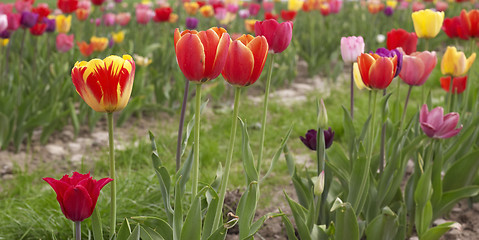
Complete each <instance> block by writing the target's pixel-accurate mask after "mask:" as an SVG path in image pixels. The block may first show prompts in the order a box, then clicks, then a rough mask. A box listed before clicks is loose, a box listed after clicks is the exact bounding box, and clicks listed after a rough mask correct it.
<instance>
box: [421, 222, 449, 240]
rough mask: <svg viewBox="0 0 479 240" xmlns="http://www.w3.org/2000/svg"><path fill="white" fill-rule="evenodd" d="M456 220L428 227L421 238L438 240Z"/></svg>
mask: <svg viewBox="0 0 479 240" xmlns="http://www.w3.org/2000/svg"><path fill="white" fill-rule="evenodd" d="M453 224H454V222H446V223H443V224H441V225H438V226H436V227H433V228H431V229H428V230H427V231H426V232H425V233H424V235H422V236H421V240H438V239H439V238H441V236H442V235H444V233H446V232H447V231H449V230H450V229H451V228H452V225H453Z"/></svg>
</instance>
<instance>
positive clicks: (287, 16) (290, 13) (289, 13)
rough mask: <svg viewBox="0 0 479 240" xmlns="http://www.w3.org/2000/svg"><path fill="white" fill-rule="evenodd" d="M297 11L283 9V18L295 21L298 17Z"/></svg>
mask: <svg viewBox="0 0 479 240" xmlns="http://www.w3.org/2000/svg"><path fill="white" fill-rule="evenodd" d="M296 13H297V12H296V11H286V10H281V18H282V19H283V20H284V21H293V20H294V18H296Z"/></svg>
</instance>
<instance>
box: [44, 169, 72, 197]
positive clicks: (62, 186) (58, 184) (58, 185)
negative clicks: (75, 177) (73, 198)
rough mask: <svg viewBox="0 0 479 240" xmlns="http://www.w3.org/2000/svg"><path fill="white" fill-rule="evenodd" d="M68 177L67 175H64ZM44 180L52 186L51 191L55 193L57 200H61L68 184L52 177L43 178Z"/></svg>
mask: <svg viewBox="0 0 479 240" xmlns="http://www.w3.org/2000/svg"><path fill="white" fill-rule="evenodd" d="M66 176H67V177H68V175H66ZM43 180H45V182H47V183H48V184H50V186H51V187H52V188H53V191H55V193H56V194H57V200H58V202H63V195H65V192H66V191H67V190H68V188H69V187H70V185H69V184H68V183H65V182H63V181H59V180H56V179H53V178H49V177H46V178H43Z"/></svg>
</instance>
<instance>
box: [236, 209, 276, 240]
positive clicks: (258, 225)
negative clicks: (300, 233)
mask: <svg viewBox="0 0 479 240" xmlns="http://www.w3.org/2000/svg"><path fill="white" fill-rule="evenodd" d="M283 215H284V214H283V213H268V214H266V215H264V216H262V217H260V218H259V219H258V220H256V222H254V223H253V224H252V225H251V227H250V230H249V234H248V236H246V237H245V238H243V239H249V238H252V237H253V236H254V235H255V234H256V233H257V232H258V231H259V229H260V228H261V227H262V226H263V224H264V222H265V221H266V220H267V219H270V218H274V217H281V216H283Z"/></svg>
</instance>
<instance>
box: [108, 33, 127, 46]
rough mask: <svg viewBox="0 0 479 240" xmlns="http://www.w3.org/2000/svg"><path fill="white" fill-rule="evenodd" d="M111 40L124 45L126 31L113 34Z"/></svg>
mask: <svg viewBox="0 0 479 240" xmlns="http://www.w3.org/2000/svg"><path fill="white" fill-rule="evenodd" d="M111 38H112V39H113V42H115V43H122V42H123V40H124V39H125V31H118V32H116V33H111Z"/></svg>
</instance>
